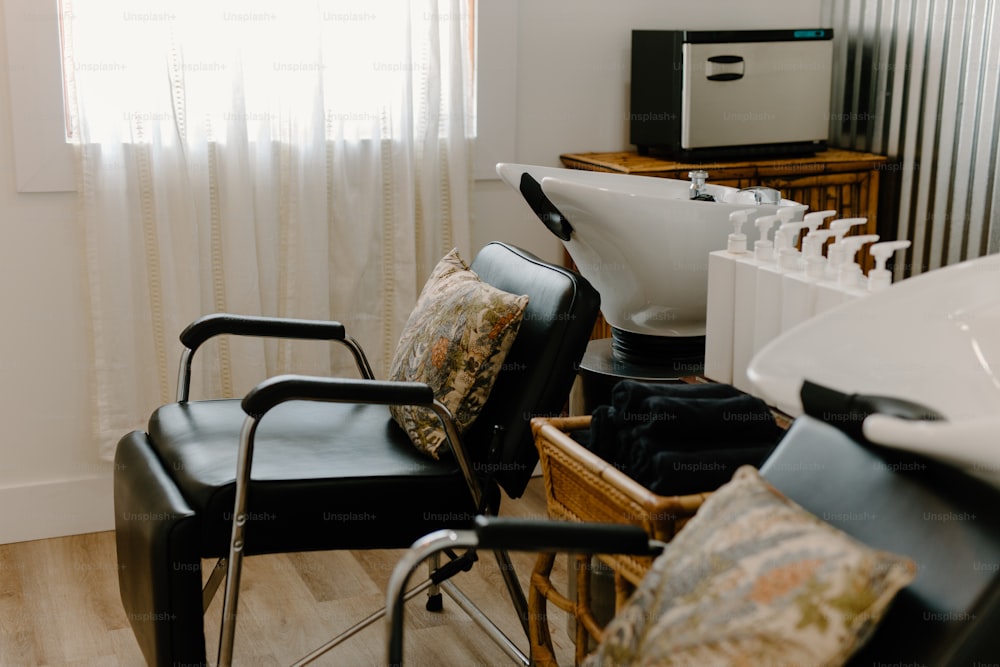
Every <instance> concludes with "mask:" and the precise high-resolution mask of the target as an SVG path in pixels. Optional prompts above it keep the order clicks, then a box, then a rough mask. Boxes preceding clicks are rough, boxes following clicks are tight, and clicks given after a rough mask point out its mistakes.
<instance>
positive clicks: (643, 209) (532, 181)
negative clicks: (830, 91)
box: [497, 163, 805, 337]
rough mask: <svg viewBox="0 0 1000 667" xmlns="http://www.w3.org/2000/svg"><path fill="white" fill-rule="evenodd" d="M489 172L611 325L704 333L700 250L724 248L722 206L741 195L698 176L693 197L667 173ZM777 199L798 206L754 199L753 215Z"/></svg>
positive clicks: (512, 168)
mask: <svg viewBox="0 0 1000 667" xmlns="http://www.w3.org/2000/svg"><path fill="white" fill-rule="evenodd" d="M497 173H498V174H499V175H500V177H501V178H502V179H503V180H504V181H505V182H506V183H507V184H508V185H510V186H511V187H512V188H514V189H515V190H517V191H518V192H520V193H521V194H522V196H524V198H525V200H526V201H527V202H528V204H529V205H530V206H531V207H532V210H534V212H535V213H536V215H538V217H539V218H540V219H541V220H542V222H543V223H545V224H546V226H547V227H549V229H550V230H551V231H552V232H553V233H554V234H556V236H558V237H559V238H560V240H562V242H563V244H564V245H565V247H566V250H567V251H568V252H569V254H570V256H571V257H572V258H573V261H574V263H575V264H576V266H577V268H578V269H579V271H580V273H581V274H583V276H584V277H585V278H587V280H589V281H590V282H591V283H592V284H593V285H594V287H595V288H596V289H597V291H598V292H599V293H600V295H601V311H602V312H603V313H604V317H605V319H606V320H607V321H608V323H609V324H610V325H611V326H612V327H614V328H615V329H618V330H619V331H623V332H628V333H630V334H638V335H642V336H660V337H698V336H704V335H705V307H706V298H707V289H708V254H709V253H710V252H712V251H714V250H721V249H723V248H725V247H726V239H727V237H728V235H729V233H730V232H731V231H732V224H731V223H730V222H729V214H730V213H732V212H733V211H736V210H740V209H745V208H747V204H746V203H745V202H746V201H747V199H746V195H747V193H745V192H741V191H739V190H736V189H735V188H730V187H725V186H720V185H712V184H707V185H705V186H704V190H705V191H706V192H707V194H710V195H712V196H713V197H715V199H716V201H714V202H710V201H697V200H692V199H691V198H690V193H691V190H690V187H691V184H690V183H689V182H688V181H679V180H674V179H666V178H653V177H646V176H631V175H627V174H610V173H604V172H593V171H582V170H574V169H560V168H554V167H539V166H534V165H524V164H509V163H501V164H498V165H497ZM779 206H797V207H799V208H801V209H802V211H804V210H805V207H804V206H800V205H798V204H795V203H794V202H790V201H786V200H782V201H781V203H780V204H759V205H757V207H758V208H759V209H760V211H761V214H772V213H774V212H775V211H776V210H777V208H778V207H779ZM802 211H800V212H798V217H799V218H801V213H802Z"/></svg>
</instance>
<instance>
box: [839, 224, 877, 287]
mask: <svg viewBox="0 0 1000 667" xmlns="http://www.w3.org/2000/svg"><path fill="white" fill-rule="evenodd" d="M876 241H878V234H864V235H862V236H848V237H847V238H845V239H844V240H843V241H841V242H840V243H841V244H842V245H843V246H845V250H844V262H843V264H841V265H840V267H839V274H838V279H839V281H840V284H841V285H844V286H845V287H861V278H862V273H861V266H859V265H858V263H857V262H856V261H855V255H856V254H857V253H858V251H859V250H861V246H863V245H865V244H867V243H875V242H876Z"/></svg>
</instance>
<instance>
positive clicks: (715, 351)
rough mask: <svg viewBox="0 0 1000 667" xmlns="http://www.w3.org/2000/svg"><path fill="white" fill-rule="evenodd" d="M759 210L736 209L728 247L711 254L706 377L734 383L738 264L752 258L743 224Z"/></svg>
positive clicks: (730, 217) (706, 321)
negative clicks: (734, 334)
mask: <svg viewBox="0 0 1000 667" xmlns="http://www.w3.org/2000/svg"><path fill="white" fill-rule="evenodd" d="M754 213H756V211H755V210H754V209H744V210H740V211H733V212H732V213H730V214H729V221H730V222H731V223H732V225H733V231H732V233H731V234H730V235H729V237H728V239H727V242H726V249H725V250H716V251H714V252H711V253H709V255H708V301H707V303H706V312H705V376H706V377H708V378H710V379H712V380H715V381H716V382H722V383H724V384H732V382H733V321H734V312H733V309H734V307H735V298H736V265H737V262H738V261H740V260H743V259H750V255H749V254H748V253H747V237H746V234H744V233H743V225H744V224H745V223H746V222H747V221H748V220H749V219H750V215H751V214H754Z"/></svg>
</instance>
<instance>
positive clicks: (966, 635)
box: [387, 383, 1000, 667]
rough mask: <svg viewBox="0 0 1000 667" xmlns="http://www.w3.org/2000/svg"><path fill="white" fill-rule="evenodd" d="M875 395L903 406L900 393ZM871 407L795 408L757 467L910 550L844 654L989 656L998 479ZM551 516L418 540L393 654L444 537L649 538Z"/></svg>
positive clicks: (921, 661) (545, 543) (868, 536)
mask: <svg viewBox="0 0 1000 667" xmlns="http://www.w3.org/2000/svg"><path fill="white" fill-rule="evenodd" d="M807 384H808V383H807ZM814 388H815V386H814ZM846 398H852V397H846ZM870 407H871V406H869V408H870ZM880 407H885V408H888V410H887V411H888V412H890V413H893V414H897V415H898V416H904V413H901V412H899V407H900V403H899V402H893V403H891V404H888V405H884V406H880ZM869 408H857V409H851V410H848V411H847V412H839V413H838V414H840V415H841V416H843V415H845V414H852V415H854V416H856V417H858V419H857V420H854V421H852V420H847V419H836V420H834V421H833V422H832V423H835V424H836V425H837V426H834V425H831V423H824V422H823V421H821V420H820V419H817V418H815V417H810V416H803V417H801V418H799V419H797V420H796V421H795V422H794V424H793V425H792V427H791V428H790V429H789V431H788V433H787V434H786V435H785V437H784V438H783V439H782V441H781V443H780V444H779V445H778V447H777V449H776V450H775V451H774V453H773V454H772V455H771V456H770V457H769V458H768V460H767V461H766V462H765V463H764V465H763V466H762V467H761V473H762V475H763V476H764V478H765V479H767V481H768V482H769V483H770V484H771V485H773V486H774V487H775V488H777V489H778V490H779V491H780V492H781V493H783V494H784V495H786V496H787V497H789V498H791V499H792V500H794V501H795V502H797V503H798V504H799V505H801V506H802V507H804V508H805V509H806V510H808V511H809V512H811V513H812V514H814V515H815V516H817V517H820V518H822V519H823V520H824V521H826V522H827V523H829V524H831V525H833V526H835V527H837V528H839V529H840V530H842V531H844V532H845V533H847V534H849V535H851V536H852V537H854V538H856V539H857V540H859V541H861V542H863V543H865V544H867V545H869V546H871V547H874V548H877V549H883V550H886V551H890V552H894V553H898V554H902V555H905V556H908V557H909V558H911V559H912V560H913V561H914V563H915V564H916V566H917V575H916V578H915V579H914V581H913V582H912V583H911V584H910V585H909V586H907V587H906V588H904V589H903V590H902V591H900V592H899V593H898V594H897V595H896V598H895V600H894V601H893V603H892V606H891V607H890V608H889V610H888V612H887V613H886V615H885V616H884V617H883V618H882V620H881V622H880V624H879V626H878V627H877V628H876V629H875V632H874V634H873V635H872V636H871V638H870V639H869V641H868V642H867V643H866V644H865V645H864V646H863V647H862V648H861V649H860V650H859V651H858V652H857V653H856V654H855V655H853V656H852V657H851V659H850V661H849V662H848V664H849V665H852V666H857V667H861V666H862V665H935V666H941V667H958V666H959V665H977V664H983V665H986V664H990V663H994V662H996V659H997V656H1000V632H997V628H998V627H1000V489H997V488H996V487H995V486H992V485H989V484H987V483H985V482H983V481H981V480H980V479H977V478H975V477H973V476H970V475H969V474H968V473H966V472H963V471H960V470H958V469H956V468H953V467H951V466H949V465H946V464H943V463H940V462H937V461H933V460H929V459H926V458H923V457H920V456H916V455H911V454H906V453H904V452H900V451H898V450H891V449H888V448H883V447H878V446H875V445H872V444H871V443H868V442H865V441H864V440H863V436H859V435H858V434H859V433H860V430H859V428H860V423H861V419H863V417H864V416H865V415H866V414H868V413H870V412H872V411H877V410H872V409H869ZM816 413H817V414H819V411H816ZM831 414H832V413H831ZM941 446H942V448H945V447H947V446H948V443H941ZM546 523H548V524H549V525H551V523H552V522H542V521H535V522H530V523H523V522H509V521H507V520H504V519H486V518H483V519H481V520H480V521H478V522H477V523H476V525H475V526H474V527H473V528H472V529H471V530H466V531H462V532H461V533H459V534H458V535H457V537H451V536H445V535H443V534H441V533H438V534H437V535H429V536H426V537H425V538H424V539H422V540H421V541H419V542H418V543H416V544H415V545H414V548H412V549H411V550H410V551H408V552H407V553H406V554H405V555H404V558H403V559H401V561H400V563H399V565H398V566H397V568H396V571H394V573H393V579H392V581H391V583H390V592H389V597H388V604H389V607H390V609H392V613H391V614H390V616H389V618H388V619H387V621H388V623H387V627H388V628H389V629H390V630H391V632H390V635H389V637H388V639H387V646H388V649H387V650H388V655H389V659H390V661H391V662H392V663H393V664H400V662H401V659H402V622H401V621H402V606H401V605H400V604H399V602H398V601H399V599H400V591H401V590H402V589H401V586H402V585H403V584H404V583H405V580H406V578H407V577H408V576H409V573H410V572H411V571H412V569H413V567H414V566H415V565H416V564H417V563H418V562H419V559H420V558H424V557H427V556H428V555H430V554H432V553H433V552H434V551H435V550H437V549H440V548H442V547H443V546H444V545H445V544H446V543H447V542H448V541H449V539H453V540H461V543H462V544H468V545H479V546H483V545H489V546H490V547H491V548H508V549H511V550H516V549H523V550H525V551H535V552H540V551H578V552H594V551H596V552H602V553H603V552H613V553H642V552H643V550H644V549H647V548H648V547H647V545H645V544H644V542H643V541H642V539H641V537H642V536H641V535H639V536H631V537H630V536H627V535H625V536H623V537H622V538H620V541H619V543H618V544H617V545H616V543H615V542H613V541H609V539H608V534H607V530H608V527H607V526H601V525H598V524H570V525H566V526H564V527H561V530H559V531H556V530H552V529H549V530H548V531H547V530H546V527H545V524H546ZM587 532H590V533H591V534H590V536H589V537H588V536H586V533H587ZM623 535H624V534H623ZM615 546H617V547H619V548H613V547H615ZM668 548H669V547H668Z"/></svg>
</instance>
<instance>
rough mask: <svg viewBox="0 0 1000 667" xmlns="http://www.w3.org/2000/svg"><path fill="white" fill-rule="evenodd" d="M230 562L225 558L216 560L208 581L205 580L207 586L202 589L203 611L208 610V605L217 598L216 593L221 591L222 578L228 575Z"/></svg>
mask: <svg viewBox="0 0 1000 667" xmlns="http://www.w3.org/2000/svg"><path fill="white" fill-rule="evenodd" d="M228 562H229V561H228V560H227V559H225V558H220V559H219V560H217V561H215V566H214V567H213V568H212V574H210V575H208V581H206V582H205V587H204V588H203V589H202V590H201V610H202V612H206V611H208V606H209V605H210V604H212V600H214V599H215V594H216V593H217V592H218V591H219V585H220V584H222V580H223V579H224V578H225V576H226V564H227V563H228Z"/></svg>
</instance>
